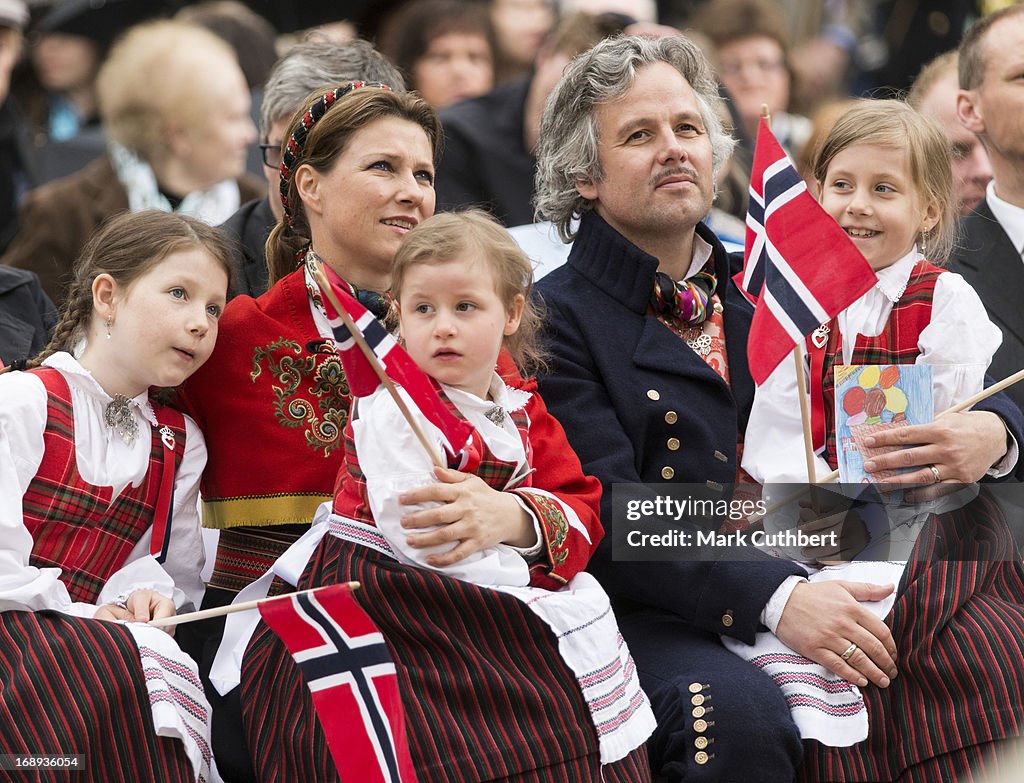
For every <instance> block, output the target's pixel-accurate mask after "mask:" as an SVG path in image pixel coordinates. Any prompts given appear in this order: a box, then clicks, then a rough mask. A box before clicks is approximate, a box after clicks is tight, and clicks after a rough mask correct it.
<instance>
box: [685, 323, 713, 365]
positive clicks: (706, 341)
mask: <svg viewBox="0 0 1024 783" xmlns="http://www.w3.org/2000/svg"><path fill="white" fill-rule="evenodd" d="M684 339H685V340H686V344H687V345H688V346H690V348H692V349H693V352H694V353H696V354H697V355H698V356H700V357H701V358H704V357H706V356H707V355H708V354H709V353H711V335H709V334H704V330H703V329H701V328H700V327H695V328H694V329H692V330H691V331H689V332H687V334H686V337H685V338H684Z"/></svg>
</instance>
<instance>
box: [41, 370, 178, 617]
mask: <svg viewBox="0 0 1024 783" xmlns="http://www.w3.org/2000/svg"><path fill="white" fill-rule="evenodd" d="M30 372H33V373H35V374H36V375H37V376H38V377H39V379H40V380H41V381H42V382H43V386H44V387H45V388H46V393H47V406H46V429H45V430H44V431H43V446H44V451H43V459H42V462H41V463H40V465H39V470H38V471H37V472H36V475H35V478H33V479H32V482H31V483H30V484H29V487H28V490H27V491H26V493H25V497H24V498H23V499H22V513H23V515H24V520H25V527H27V528H28V530H29V532H30V533H31V534H32V539H33V542H34V543H33V546H32V555H31V557H30V558H29V562H30V563H31V565H34V566H36V567H38V568H52V567H57V568H60V569H61V570H62V573H61V581H62V582H64V584H65V585H66V586H67V589H68V593H69V594H70V595H71V599H72V600H74V601H84V602H87V603H93V602H94V601H95V600H96V598H97V596H98V595H99V593H100V591H101V590H102V589H103V585H104V584H106V582H107V580H108V579H109V578H110V577H111V575H112V574H113V573H114V572H115V571H117V570H118V569H119V568H121V566H123V565H124V563H125V560H127V558H128V555H129V554H130V553H131V551H132V549H133V548H134V547H135V545H136V543H138V541H139V539H140V538H141V537H142V534H143V533H145V532H146V531H147V530H148V529H149V528H150V526H151V525H153V526H154V527H155V528H156V529H155V530H154V535H153V538H154V541H153V544H154V548H155V549H151V552H152V554H154V556H157V559H158V560H160V559H161V551H162V550H163V549H164V547H162V546H161V544H163V545H165V544H166V541H167V539H168V537H169V534H170V513H171V509H172V507H173V499H172V496H173V492H174V482H173V478H174V475H175V474H176V473H177V470H178V468H179V467H180V465H181V460H182V457H183V456H184V454H185V419H184V416H182V414H181V413H179V412H177V411H175V410H172V409H170V408H165V407H163V406H159V405H156V404H153V410H154V412H155V413H156V417H157V421H158V422H159V425H160V426H155V427H153V428H152V444H153V445H152V449H151V450H150V455H149V470H148V471H147V472H146V477H145V479H144V480H143V482H142V484H141V485H140V486H138V487H135V486H132V485H131V484H129V485H128V486H127V487H125V489H124V491H123V492H122V493H121V494H120V495H119V496H118V497H117V499H116V500H114V502H113V503H111V497H112V495H113V487H109V486H107V487H97V486H94V485H92V484H89V483H87V482H86V481H85V480H84V479H83V478H82V477H81V475H80V474H79V472H78V464H77V459H76V455H75V419H74V413H73V410H72V404H71V390H70V389H69V387H68V382H67V380H66V379H65V378H64V376H63V375H62V374H61V373H60V372H59V371H57V370H55V369H53V368H50V367H42V368H38V369H35V370H31V371H30ZM164 427H169V428H170V430H171V431H172V432H173V434H174V463H173V470H167V469H165V464H164V463H165V457H164V455H165V451H166V449H165V445H164V442H163V437H162V436H161V432H160V431H161V430H162V429H163V428H164ZM168 477H169V480H168ZM158 531H162V532H158Z"/></svg>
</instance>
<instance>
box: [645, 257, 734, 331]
mask: <svg viewBox="0 0 1024 783" xmlns="http://www.w3.org/2000/svg"><path fill="white" fill-rule="evenodd" d="M713 269H714V267H712V266H711V264H710V263H708V264H707V265H705V266H704V268H703V269H701V270H700V272H698V273H697V274H695V275H694V276H693V277H691V278H689V279H688V280H680V281H679V282H678V283H677V282H676V281H675V280H673V279H672V278H671V277H669V276H668V275H667V274H665V273H664V272H658V273H657V274H656V275H655V277H654V291H653V293H652V294H651V299H650V304H651V307H652V308H653V309H654V312H655V313H657V314H658V315H668V316H671V317H673V318H675V319H677V320H679V321H681V322H683V323H685V324H689V325H690V326H700V325H701V324H702V323H704V321H706V320H707V317H708V306H709V304H710V302H711V297H712V296H714V293H715V287H716V286H717V285H718V279H717V278H716V277H715V273H714V271H713Z"/></svg>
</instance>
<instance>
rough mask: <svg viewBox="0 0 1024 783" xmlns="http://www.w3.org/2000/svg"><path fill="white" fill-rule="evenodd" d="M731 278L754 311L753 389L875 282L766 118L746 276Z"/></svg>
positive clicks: (750, 345)
mask: <svg viewBox="0 0 1024 783" xmlns="http://www.w3.org/2000/svg"><path fill="white" fill-rule="evenodd" d="M734 279H735V281H736V284H737V285H738V286H739V287H740V290H741V291H743V293H744V295H745V296H746V297H747V298H748V299H749V300H750V301H751V302H754V303H755V305H756V306H755V309H754V318H753V322H752V323H751V326H750V336H749V338H748V341H747V358H748V363H749V365H750V374H751V375H752V376H753V378H754V381H755V382H756V383H758V384H761V383H764V382H765V380H767V378H768V376H769V375H771V373H772V371H773V370H774V369H775V368H776V367H777V366H778V365H779V363H780V362H781V361H782V360H783V359H784V358H786V355H787V354H788V353H790V351H792V350H793V348H794V346H796V345H797V344H798V343H800V342H801V341H802V340H804V339H805V338H806V337H807V336H808V335H809V334H811V332H813V331H814V330H815V329H817V328H818V326H820V325H821V324H825V323H828V322H829V321H830V320H832V318H834V317H835V316H836V315H838V314H839V313H840V312H841V311H842V310H844V309H846V308H847V307H849V306H850V305H851V304H852V303H853V302H855V301H856V300H857V299H859V298H860V297H861V296H862V295H863V294H864V293H865V292H867V291H868V290H869V289H870V288H871V287H872V286H873V285H874V284H875V282H876V281H877V278H876V276H875V273H874V271H873V270H872V269H871V267H870V266H869V265H868V262H867V261H866V260H865V259H864V256H863V255H861V252H860V251H859V250H858V249H857V247H856V246H855V245H854V244H853V242H852V241H851V240H850V238H849V237H848V236H847V235H846V232H845V231H843V229H842V228H841V227H840V226H839V224H838V223H836V221H835V220H833V219H832V217H831V216H830V215H829V214H828V213H827V212H825V210H824V209H822V207H821V205H820V204H819V203H818V202H817V201H815V200H814V197H813V196H811V194H810V193H809V192H808V191H807V186H806V185H805V184H804V181H803V179H802V178H801V177H800V175H799V174H798V173H797V171H796V168H794V166H793V163H792V161H791V160H790V159H789V156H787V155H786V153H785V151H784V150H783V149H782V146H781V145H780V144H779V142H778V140H777V139H776V138H775V135H774V134H773V133H772V132H771V129H770V128H769V127H768V124H767V122H766V121H765V119H764V118H762V119H761V125H760V127H759V129H758V132H757V146H756V148H755V150H754V166H753V169H752V171H751V176H750V204H749V207H748V210H747V238H746V247H745V253H744V265H743V271H742V272H740V273H739V274H737V275H736V276H735V278H734Z"/></svg>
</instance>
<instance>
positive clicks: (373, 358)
mask: <svg viewBox="0 0 1024 783" xmlns="http://www.w3.org/2000/svg"><path fill="white" fill-rule="evenodd" d="M313 277H314V279H315V280H316V284H317V285H318V286H320V290H321V291H322V292H323V294H324V296H326V297H327V298H328V299H330V300H331V305H333V306H334V309H335V310H337V311H338V315H340V316H341V319H342V320H343V321H344V322H345V326H347V327H348V331H349V333H350V334H351V335H352V339H354V340H355V341H356V345H358V346H359V350H360V351H362V352H363V356H365V357H366V361H368V362H369V363H370V366H371V367H372V368H373V371H374V372H375V373H377V377H378V378H379V379H380V382H381V383H382V384H384V388H385V389H387V390H388V394H390V395H391V399H393V400H394V401H395V405H397V406H398V410H400V411H401V412H402V416H404V417H405V420H406V421H407V422H408V423H409V426H410V427H412V431H413V432H414V433H415V434H416V439H417V440H419V442H420V445H421V446H423V448H424V449H425V450H426V452H427V454H428V455H429V456H430V461H431V462H433V463H434V465H435V466H437V467H439V468H444V467H447V465H446V464H445V463H444V462H443V461H442V459H441V458H440V456H438V454H437V452H436V451H434V447H433V446H432V445H431V443H430V441H429V440H428V439H427V436H426V434H425V433H424V432H423V429H422V428H421V427H420V425H419V422H417V421H416V419H415V418H413V415H412V413H410V412H409V407H408V406H407V405H406V404H405V400H403V399H402V395H400V394H399V393H398V389H396V388H395V384H394V382H393V381H392V380H391V378H390V377H388V374H387V372H385V371H384V368H383V367H382V366H381V363H380V361H379V360H378V359H377V354H375V353H374V352H373V349H372V348H371V347H370V345H369V343H367V342H366V338H365V337H363V333H362V332H361V331H360V330H359V327H358V326H356V325H355V322H354V321H353V320H352V316H351V315H349V313H348V310H346V309H345V307H344V306H343V305H342V304H341V302H339V301H338V297H337V296H335V295H334V291H333V290H331V283H330V281H329V280H328V279H327V275H325V274H324V270H323V267H322V266H321V265H320V263H319V262H317V264H316V266H315V267H314V268H313Z"/></svg>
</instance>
